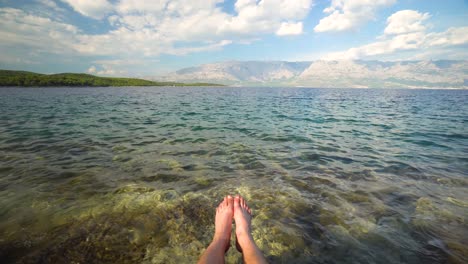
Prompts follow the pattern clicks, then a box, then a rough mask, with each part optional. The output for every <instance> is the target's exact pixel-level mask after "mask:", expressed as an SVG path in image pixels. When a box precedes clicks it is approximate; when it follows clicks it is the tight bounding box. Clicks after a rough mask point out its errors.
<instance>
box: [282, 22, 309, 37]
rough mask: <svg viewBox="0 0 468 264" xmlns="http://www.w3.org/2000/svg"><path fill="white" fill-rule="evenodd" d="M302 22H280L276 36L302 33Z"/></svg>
mask: <svg viewBox="0 0 468 264" xmlns="http://www.w3.org/2000/svg"><path fill="white" fill-rule="evenodd" d="M302 28H303V25H302V22H297V23H287V22H283V23H281V26H280V28H279V29H278V30H277V31H276V35H278V36H288V35H300V34H302Z"/></svg>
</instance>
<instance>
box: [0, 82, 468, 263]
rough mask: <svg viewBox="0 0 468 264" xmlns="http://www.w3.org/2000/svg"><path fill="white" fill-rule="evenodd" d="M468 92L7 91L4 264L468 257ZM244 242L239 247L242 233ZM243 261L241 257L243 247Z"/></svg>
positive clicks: (0, 156)
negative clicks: (258, 253)
mask: <svg viewBox="0 0 468 264" xmlns="http://www.w3.org/2000/svg"><path fill="white" fill-rule="evenodd" d="M467 102H468V91H462V90H445V91H444V90H366V89H296V88H196V87H192V88H174V87H167V88H161V87H157V88H156V87H149V88H80V89H76V88H75V89H70V88H37V89H21V88H15V89H9V88H4V89H0V262H1V263H16V262H19V263H36V262H50V263H193V262H195V261H196V260H197V258H198V256H199V255H200V253H201V252H202V251H203V249H204V248H205V247H206V246H207V245H208V243H209V241H210V239H211V236H212V235H213V231H214V227H213V220H214V212H215V207H216V205H217V204H218V203H219V201H220V200H221V199H222V197H223V196H224V195H226V194H237V193H239V194H241V195H243V196H245V197H246V199H247V201H248V202H249V205H250V206H251V207H252V208H253V214H254V218H253V230H254V231H253V232H254V238H255V240H256V242H257V244H258V245H259V247H260V248H261V249H262V250H263V252H264V253H265V255H266V256H267V257H268V259H269V260H270V262H271V263H311V262H313V263H466V262H467V261H468V249H467V247H466V245H467V244H468V223H467V216H468V179H467V172H468V155H467V153H468V129H467V123H468V103H467ZM233 241H234V240H233ZM227 259H228V261H229V263H238V262H240V260H241V258H240V254H239V253H238V252H236V249H235V246H234V247H231V249H230V250H229V252H228V254H227Z"/></svg>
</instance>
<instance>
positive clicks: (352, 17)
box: [314, 0, 396, 32]
mask: <svg viewBox="0 0 468 264" xmlns="http://www.w3.org/2000/svg"><path fill="white" fill-rule="evenodd" d="M395 2H396V0H332V2H331V5H330V6H329V7H327V8H325V9H324V10H323V12H324V13H326V14H329V15H328V16H326V17H325V18H322V19H321V20H320V22H319V24H318V25H317V26H315V28H314V31H315V32H326V31H345V30H349V29H354V28H357V27H358V26H360V25H361V24H363V23H365V22H367V21H369V20H373V19H375V13H376V11H377V10H378V9H379V8H381V7H385V6H389V5H392V4H394V3H395Z"/></svg>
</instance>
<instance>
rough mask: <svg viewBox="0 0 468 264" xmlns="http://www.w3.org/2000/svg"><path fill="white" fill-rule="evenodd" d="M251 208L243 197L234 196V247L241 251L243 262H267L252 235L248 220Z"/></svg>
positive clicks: (250, 263) (249, 219) (249, 220)
mask: <svg viewBox="0 0 468 264" xmlns="http://www.w3.org/2000/svg"><path fill="white" fill-rule="evenodd" d="M251 212H252V211H251V210H250V208H249V207H248V206H247V203H246V202H245V200H244V198H242V197H241V196H239V195H238V196H236V197H235V198H234V220H235V222H236V240H237V241H236V247H237V250H239V251H240V252H242V257H243V259H244V263H246V264H252V263H267V261H266V259H265V257H264V256H263V254H262V252H261V251H260V249H259V248H258V247H257V245H256V244H255V241H254V240H253V237H252V232H251V228H250V222H251V220H252V215H251Z"/></svg>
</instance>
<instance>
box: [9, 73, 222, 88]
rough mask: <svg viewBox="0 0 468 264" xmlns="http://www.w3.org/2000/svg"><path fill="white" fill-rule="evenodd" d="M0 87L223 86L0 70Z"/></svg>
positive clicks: (79, 74) (78, 74) (81, 74)
mask: <svg viewBox="0 0 468 264" xmlns="http://www.w3.org/2000/svg"><path fill="white" fill-rule="evenodd" d="M0 86H3V87H6V86H9V87H12V86H18V87H63V86H67V87H68V86H69V87H109V86H223V85H221V84H214V83H178V82H155V81H149V80H143V79H136V78H117V77H98V76H94V75H91V74H84V73H58V74H41V73H35V72H28V71H11V70H0Z"/></svg>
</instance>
